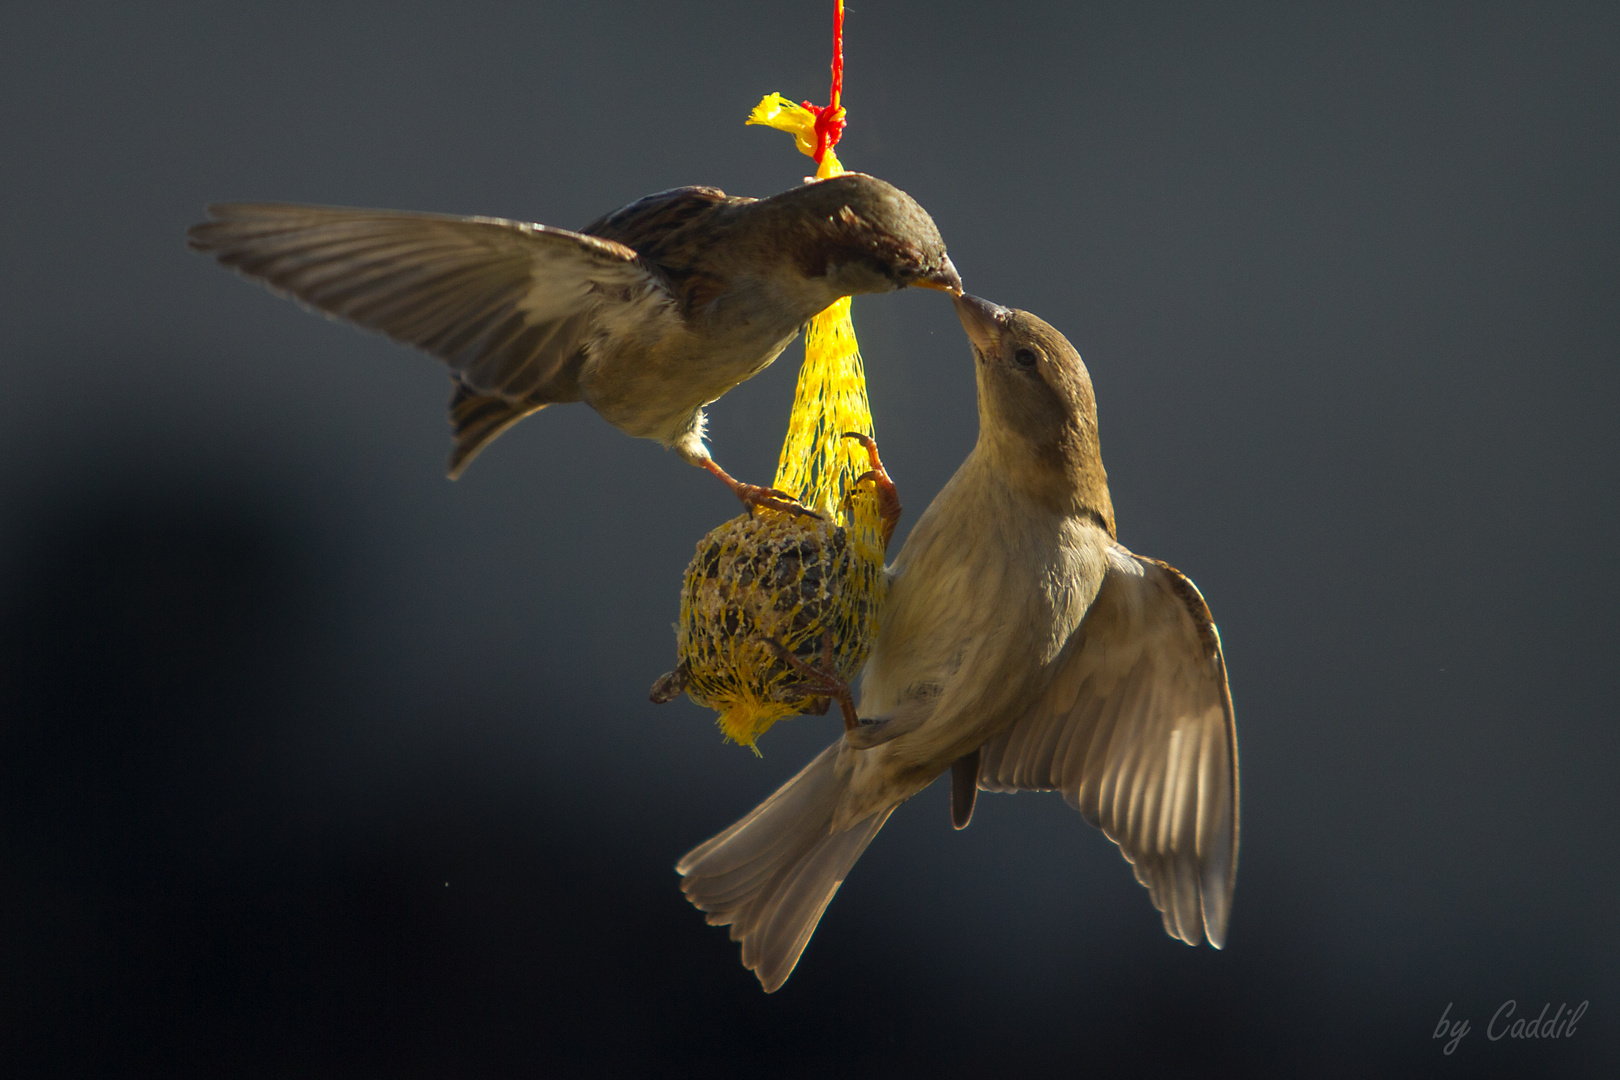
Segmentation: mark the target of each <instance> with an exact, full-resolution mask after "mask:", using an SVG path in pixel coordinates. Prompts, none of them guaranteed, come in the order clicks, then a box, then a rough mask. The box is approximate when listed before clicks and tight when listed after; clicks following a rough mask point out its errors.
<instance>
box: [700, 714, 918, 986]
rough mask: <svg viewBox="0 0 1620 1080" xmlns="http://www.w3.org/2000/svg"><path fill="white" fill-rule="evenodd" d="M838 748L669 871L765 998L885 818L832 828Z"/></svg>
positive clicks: (882, 814)
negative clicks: (726, 929) (734, 947)
mask: <svg viewBox="0 0 1620 1080" xmlns="http://www.w3.org/2000/svg"><path fill="white" fill-rule="evenodd" d="M840 745H841V743H834V744H833V745H832V746H829V747H828V748H827V749H825V750H823V751H822V752H821V753H820V755H818V756H817V757H816V758H815V760H813V761H811V762H810V764H809V765H807V766H805V767H804V769H803V770H802V771H801V772H800V773H799V774H798V775H797V776H795V777H794V778H793V779H792V780H789V781H788V782H787V783H786V784H783V785H782V787H780V788H779V789H777V791H776V793H775V794H774V795H772V796H771V797H770V798H768V799H766V800H765V801H764V802H763V803H761V804H760V805H759V806H758V807H756V808H755V809H754V811H753V812H752V813H750V814H749V815H748V816H747V817H745V818H743V819H742V820H741V821H739V822H737V823H736V824H735V825H733V826H731V828H729V829H727V830H726V831H725V832H722V833H720V834H719V835H718V836H716V837H714V838H713V839H711V840H709V841H708V842H707V843H704V844H701V845H699V846H698V847H696V848H694V849H692V850H691V851H690V852H688V853H687V855H686V857H685V858H683V859H681V861H680V862H679V863H678V864H676V866H675V869H676V871H677V872H678V873H680V874H681V875H682V876H683V877H685V879H686V880H685V881H683V882H682V883H681V891H682V892H684V893H685V894H686V898H687V899H688V900H690V901H692V903H693V904H694V905H695V906H696V907H697V908H698V909H699V910H700V911H705V912H708V921H709V923H710V925H713V926H726V925H730V927H731V940H733V941H739V942H741V943H742V962H743V966H744V967H746V968H748V969H749V970H751V971H753V972H754V974H755V975H757V976H759V981H760V984H761V985H762V986H764V988H765V992H766V993H770V992H772V991H774V990H776V989H778V988H779V987H781V985H782V984H783V983H785V982H787V978H788V976H789V975H791V974H792V973H793V968H794V966H795V965H796V964H798V962H799V956H800V955H801V954H802V953H803V952H804V947H805V946H806V945H807V944H809V942H810V935H811V934H813V933H815V929H816V924H817V923H819V922H820V921H821V915H822V913H823V912H824V911H826V910H827V905H828V904H829V903H830V902H831V901H832V898H833V894H834V893H836V892H837V891H838V886H840V885H842V884H843V882H844V878H845V877H846V876H848V874H849V871H850V868H851V867H853V866H854V865H855V860H856V859H859V858H860V857H861V852H863V851H865V850H866V845H867V844H870V843H871V842H872V838H873V837H874V836H876V835H877V833H878V830H879V829H881V828H882V827H883V823H884V822H885V821H887V820H888V818H889V814H890V812H891V811H890V810H882V811H879V812H878V813H875V814H873V815H872V816H871V817H869V818H867V819H865V820H864V821H861V822H858V823H857V824H855V825H853V826H851V827H850V828H849V829H847V830H845V831H843V832H836V833H835V832H833V831H832V823H833V815H834V812H835V811H836V809H837V807H838V800H839V796H840V795H842V794H843V790H844V784H843V781H842V779H841V778H840V777H839V776H838V775H837V771H836V768H835V766H836V763H837V760H838V751H839V747H840Z"/></svg>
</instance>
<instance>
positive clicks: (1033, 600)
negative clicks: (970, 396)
mask: <svg viewBox="0 0 1620 1080" xmlns="http://www.w3.org/2000/svg"><path fill="white" fill-rule="evenodd" d="M1109 544H1110V540H1109V537H1108V535H1107V533H1106V532H1104V531H1103V529H1102V528H1100V527H1099V526H1098V525H1097V524H1096V523H1095V522H1094V521H1092V520H1091V519H1090V518H1089V517H1080V516H1073V515H1065V514H1056V513H1053V512H1051V511H1050V510H1048V509H1046V508H1044V507H1042V506H1040V505H1039V504H1037V503H1036V502H1034V501H1033V500H1032V499H1030V498H1029V497H1028V496H1026V495H1023V494H1021V493H1020V492H1018V491H1016V490H1014V489H1011V488H1009V487H1008V486H1007V485H1006V484H1005V483H1003V482H1002V478H1001V477H1000V476H999V473H998V472H997V471H996V470H995V469H994V468H991V467H989V465H988V462H987V461H986V459H985V458H984V457H983V456H982V455H981V454H980V453H979V452H978V451H975V452H974V454H972V455H970V456H969V458H968V460H967V462H965V463H964V464H963V466H962V468H961V469H960V470H959V471H958V472H957V475H956V476H955V477H953V478H952V480H951V482H950V483H949V484H948V485H947V486H946V488H945V490H944V491H942V492H940V495H939V497H938V498H937V499H935V500H934V503H933V504H932V505H931V506H930V507H929V508H928V510H927V512H925V513H924V515H923V517H922V518H921V519H919V520H918V522H917V525H916V527H915V528H914V529H913V531H912V535H911V537H910V538H909V539H908V540H907V542H906V546H905V548H904V549H903V550H902V551H901V553H900V556H899V558H898V559H897V560H896V561H895V564H894V567H893V568H892V574H893V575H894V580H893V584H892V585H891V587H890V591H889V599H888V602H887V604H886V606H885V609H884V613H883V616H882V625H881V628H880V629H879V632H878V639H877V641H876V642H875V644H874V646H873V649H872V655H871V659H870V660H869V661H868V663H867V668H866V673H865V678H864V681H863V683H862V696H861V709H860V711H861V715H862V716H881V715H885V714H888V713H892V712H894V711H895V710H897V709H899V708H901V707H902V706H903V705H906V704H907V703H908V702H915V701H916V700H917V699H919V698H932V699H934V707H933V709H932V712H931V714H930V716H929V719H928V721H927V722H926V723H925V724H923V725H922V726H921V727H919V728H918V729H917V730H915V731H914V732H911V733H909V734H907V735H903V736H900V737H899V738H896V739H894V740H892V741H891V742H890V743H885V744H881V745H880V746H878V747H874V748H873V750H872V751H870V752H871V753H873V754H877V753H878V752H879V751H882V754H881V756H882V757H883V758H885V759H886V763H885V765H884V769H885V770H889V771H892V770H917V771H920V772H922V773H927V772H928V771H929V770H933V773H932V774H930V775H929V779H932V775H937V773H938V772H939V771H941V770H943V769H945V768H946V767H948V766H949V765H950V764H951V762H953V761H955V760H956V758H958V757H960V756H961V755H962V754H965V753H968V752H971V751H972V750H973V749H975V748H977V747H978V746H980V745H982V744H983V743H984V742H985V741H987V740H988V739H990V738H991V737H993V736H994V735H995V734H996V733H997V732H999V731H1000V730H1001V728H1003V727H1004V726H1006V725H1007V724H1010V723H1012V722H1013V721H1014V720H1016V719H1017V718H1018V717H1019V716H1020V715H1021V714H1022V713H1023V712H1024V711H1025V710H1027V709H1028V708H1029V707H1031V706H1032V705H1033V704H1034V702H1035V701H1036V699H1037V698H1038V697H1039V696H1040V694H1041V693H1042V692H1043V691H1044V690H1045V688H1046V685H1047V683H1048V681H1050V678H1051V673H1052V670H1053V668H1054V662H1055V661H1056V659H1057V657H1058V655H1059V653H1060V652H1061V651H1062V649H1063V646H1064V644H1065V643H1066V642H1067V641H1068V639H1069V636H1070V635H1071V634H1072V633H1073V632H1074V630H1075V628H1076V627H1078V626H1079V624H1080V621H1081V620H1082V619H1083V618H1084V617H1085V613H1086V609H1087V608H1089V607H1090V605H1091V602H1092V600H1093V599H1094V598H1095V597H1096V595H1097V590H1098V588H1099V587H1100V586H1101V583H1102V578H1103V574H1104V573H1105V571H1106V567H1107V554H1106V553H1107V550H1108V547H1109Z"/></svg>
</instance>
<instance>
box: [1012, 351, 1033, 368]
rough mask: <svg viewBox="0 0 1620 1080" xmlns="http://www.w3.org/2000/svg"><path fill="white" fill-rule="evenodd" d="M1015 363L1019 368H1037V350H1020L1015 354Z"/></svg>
mask: <svg viewBox="0 0 1620 1080" xmlns="http://www.w3.org/2000/svg"><path fill="white" fill-rule="evenodd" d="M1013 362H1014V363H1016V364H1017V365H1018V366H1019V367H1034V366H1035V350H1034V349H1019V350H1018V351H1017V352H1015V353H1013Z"/></svg>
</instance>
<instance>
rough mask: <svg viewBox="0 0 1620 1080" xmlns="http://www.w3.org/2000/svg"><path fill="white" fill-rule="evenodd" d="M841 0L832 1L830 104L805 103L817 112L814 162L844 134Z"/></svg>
mask: <svg viewBox="0 0 1620 1080" xmlns="http://www.w3.org/2000/svg"><path fill="white" fill-rule="evenodd" d="M843 97H844V0H834V3H833V60H832V92H831V94H829V99H830V101H831V104H829V105H827V106H826V107H825V108H823V107H822V106H820V105H812V104H810V103H809V102H808V101H806V102H805V103H804V107H805V108H806V109H809V110H810V111H811V112H813V113H815V114H816V154H815V158H816V164H817V165H820V164H821V159H822V158H824V157H826V156H827V151H829V150H831V149H832V148H833V147H835V146H837V145H838V140H839V139H841V138H843V137H844V105H843Z"/></svg>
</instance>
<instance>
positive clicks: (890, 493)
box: [844, 431, 900, 551]
mask: <svg viewBox="0 0 1620 1080" xmlns="http://www.w3.org/2000/svg"><path fill="white" fill-rule="evenodd" d="M844 438H846V439H854V440H855V441H856V442H858V443H860V444H861V445H862V446H864V447H865V448H866V456H867V458H868V460H870V461H871V463H872V469H871V471H870V472H864V473H862V474H861V475H860V477H859V478H858V479H857V480H856V481H855V482H856V483H857V484H859V483H863V482H865V481H867V480H870V481H872V484H873V486H874V487H875V488H876V489H877V499H878V516H879V518H880V520H881V521H882V522H883V550H884V551H887V550H889V540H890V538H891V537H893V536H894V527H895V526H896V525H898V524H900V492H899V490H898V489H897V488H896V487H895V486H894V481H893V480H891V479H889V473H888V470H887V469H885V468H884V467H883V459H882V458H880V457H878V448H877V443H876V442H875V441H874V440H873V439H872V436H870V435H862V434H861V433H860V432H858V431H846V432H844Z"/></svg>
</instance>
